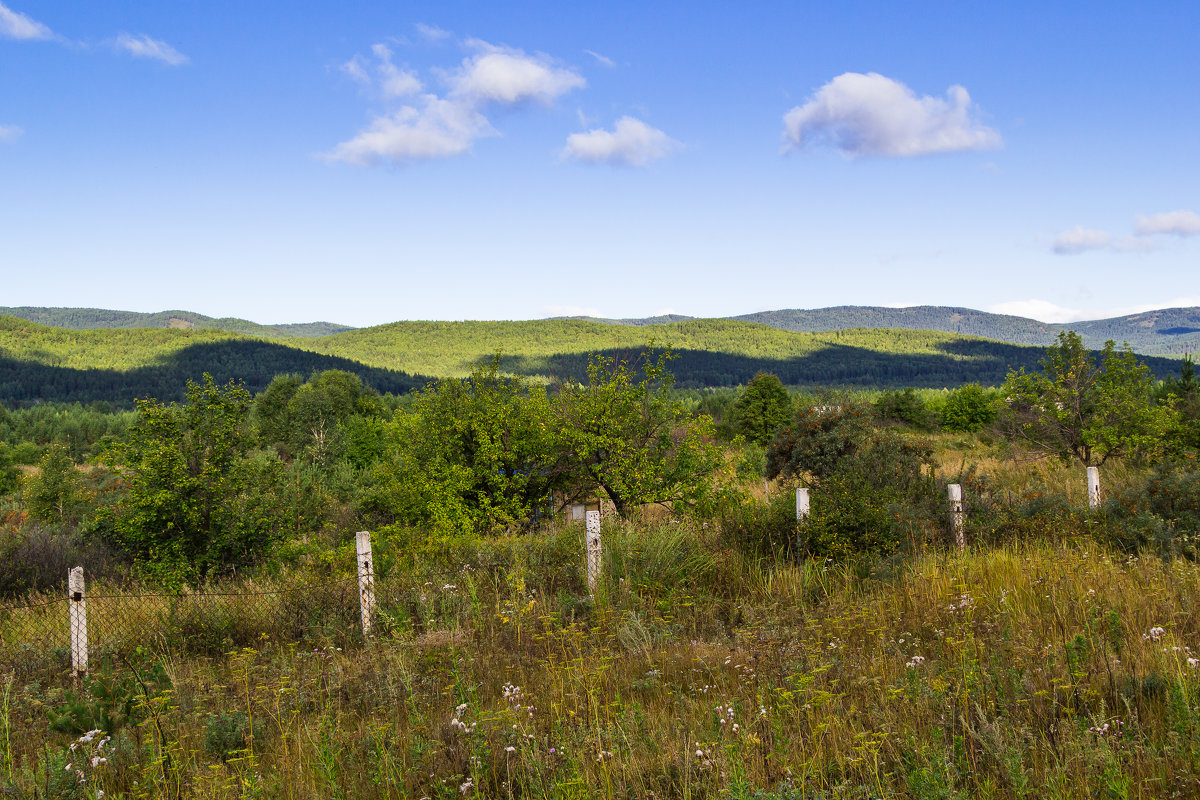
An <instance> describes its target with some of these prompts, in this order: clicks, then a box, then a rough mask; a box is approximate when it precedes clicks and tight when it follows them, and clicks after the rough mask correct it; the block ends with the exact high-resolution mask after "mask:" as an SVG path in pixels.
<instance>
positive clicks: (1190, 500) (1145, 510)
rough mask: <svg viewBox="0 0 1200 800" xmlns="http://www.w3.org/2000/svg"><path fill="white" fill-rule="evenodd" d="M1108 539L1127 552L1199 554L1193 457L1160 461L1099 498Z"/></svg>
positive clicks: (1197, 473) (1199, 483) (1199, 506)
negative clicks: (1131, 482) (1131, 481)
mask: <svg viewBox="0 0 1200 800" xmlns="http://www.w3.org/2000/svg"><path fill="white" fill-rule="evenodd" d="M1103 522H1104V530H1105V535H1106V536H1107V537H1108V539H1109V541H1110V542H1111V543H1113V544H1115V545H1117V546H1118V547H1120V548H1121V549H1122V550H1125V551H1127V552H1139V551H1143V550H1145V551H1149V552H1153V553H1156V554H1158V555H1160V556H1163V557H1165V558H1174V557H1180V556H1183V557H1186V558H1188V559H1189V560H1192V561H1195V560H1196V559H1197V558H1200V465H1197V464H1196V461H1195V459H1194V458H1192V459H1186V460H1184V461H1180V462H1168V463H1165V464H1160V465H1159V466H1158V467H1157V468H1156V469H1155V470H1154V472H1152V473H1151V474H1150V475H1149V476H1148V477H1147V478H1146V480H1145V481H1144V482H1143V483H1140V484H1138V485H1134V486H1131V487H1128V488H1126V489H1125V490H1124V491H1122V492H1120V493H1119V494H1117V495H1115V496H1113V497H1111V498H1109V499H1108V500H1107V501H1106V502H1105V503H1104V519H1103Z"/></svg>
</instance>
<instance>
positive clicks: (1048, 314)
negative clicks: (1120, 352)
mask: <svg viewBox="0 0 1200 800" xmlns="http://www.w3.org/2000/svg"><path fill="white" fill-rule="evenodd" d="M1193 306H1200V295H1188V296H1181V297H1172V298H1170V299H1167V300H1163V301H1161V302H1157V303H1138V304H1135V305H1129V306H1120V307H1117V308H1091V309H1084V308H1069V307H1066V306H1060V305H1057V304H1056V303H1051V302H1050V301H1048V300H1036V299H1030V300H1011V301H1008V302H1005V303H996V304H995V305H991V306H988V307H987V308H986V309H984V310H985V311H990V312H991V313H993V314H1010V315H1012V316H1015V317H1026V318H1028V319H1036V320H1038V321H1040V322H1059V323H1061V322H1082V321H1084V320H1094V319H1112V318H1113V317H1126V316H1129V315H1131V314H1144V313H1146V312H1147V311H1157V310H1159V309H1164V308H1191V307H1193Z"/></svg>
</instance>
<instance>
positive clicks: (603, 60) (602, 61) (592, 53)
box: [583, 50, 617, 69]
mask: <svg viewBox="0 0 1200 800" xmlns="http://www.w3.org/2000/svg"><path fill="white" fill-rule="evenodd" d="M583 52H585V53H587V54H588V55H589V56H591V57H592V58H594V59H596V60H597V61H599V62H600V64H601V65H602V66H605V67H608V68H609V69H612V68H613V67H615V66H616V65H617V62H615V61H613V60H612V59H611V58H609V57H608V56H602V55H600V54H599V53H597V52H596V51H595V50H584V51H583Z"/></svg>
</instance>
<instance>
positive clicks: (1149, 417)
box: [1002, 332, 1171, 466]
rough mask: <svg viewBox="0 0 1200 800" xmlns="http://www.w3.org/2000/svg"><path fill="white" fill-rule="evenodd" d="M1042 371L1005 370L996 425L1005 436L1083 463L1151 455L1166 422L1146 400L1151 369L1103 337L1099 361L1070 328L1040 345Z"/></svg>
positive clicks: (1163, 414) (1161, 409)
mask: <svg viewBox="0 0 1200 800" xmlns="http://www.w3.org/2000/svg"><path fill="white" fill-rule="evenodd" d="M1041 366H1042V371H1041V372H1037V373H1026V372H1025V370H1024V368H1021V369H1020V370H1017V371H1015V372H1010V373H1009V375H1008V380H1007V381H1006V382H1005V384H1004V389H1003V394H1004V398H1005V407H1004V413H1003V417H1002V424H1003V428H1004V430H1005V433H1006V434H1007V435H1008V436H1009V438H1011V439H1014V440H1016V441H1019V442H1021V443H1022V444H1024V445H1026V446H1029V447H1031V448H1033V449H1035V450H1040V451H1042V452H1045V453H1049V454H1051V455H1055V456H1058V457H1059V458H1061V459H1063V460H1069V459H1071V458H1076V459H1078V460H1079V461H1080V462H1082V463H1083V464H1085V465H1089V466H1091V465H1096V464H1103V463H1104V462H1105V461H1107V460H1108V459H1109V458H1119V457H1122V456H1126V455H1130V454H1146V453H1153V452H1154V451H1155V450H1157V449H1158V448H1159V447H1160V445H1161V444H1162V439H1163V435H1164V434H1165V433H1166V431H1167V430H1168V428H1169V426H1170V423H1171V415H1170V412H1169V410H1168V409H1167V408H1165V407H1163V406H1160V405H1157V404H1155V403H1154V402H1153V400H1152V397H1151V375H1150V370H1149V369H1148V368H1147V367H1146V366H1145V365H1144V364H1142V363H1140V362H1139V361H1138V360H1137V357H1136V356H1134V354H1133V353H1132V352H1131V351H1130V350H1129V349H1128V348H1125V349H1123V350H1119V351H1118V350H1115V349H1114V344H1113V342H1111V341H1109V342H1108V343H1107V344H1106V345H1105V346H1104V350H1103V352H1102V353H1101V354H1100V361H1099V364H1097V363H1096V361H1095V360H1094V359H1093V357H1092V354H1091V353H1090V352H1088V351H1087V350H1086V349H1085V348H1084V346H1083V342H1082V340H1081V339H1080V338H1079V336H1078V335H1076V334H1075V333H1073V332H1067V333H1061V334H1059V337H1058V341H1057V343H1056V344H1054V345H1053V346H1051V347H1050V348H1048V349H1047V350H1046V356H1045V358H1043V359H1042V361H1041Z"/></svg>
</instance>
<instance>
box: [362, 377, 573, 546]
mask: <svg viewBox="0 0 1200 800" xmlns="http://www.w3.org/2000/svg"><path fill="white" fill-rule="evenodd" d="M550 423H551V420H550V416H549V411H548V406H547V399H546V393H545V391H544V390H543V389H542V388H541V387H538V386H529V385H528V384H527V383H526V382H525V381H523V380H521V379H520V378H510V377H506V376H503V375H500V374H499V359H498V358H493V359H492V360H491V361H490V362H488V363H487V364H486V365H483V366H481V367H479V368H477V369H476V370H475V371H474V372H472V374H471V377H470V378H468V379H467V380H464V381H459V380H444V381H441V382H439V383H437V384H435V385H433V386H431V387H429V388H427V389H425V390H424V391H423V392H421V393H420V394H419V396H418V397H417V399H416V400H415V401H414V402H413V404H412V407H411V408H410V409H409V410H407V411H400V412H398V413H397V414H396V417H395V419H394V420H393V421H392V422H391V423H389V424H388V425H387V426H386V430H387V434H386V435H387V438H388V447H387V448H386V455H385V457H384V458H383V460H382V461H381V463H380V464H379V465H378V466H377V467H376V485H375V488H374V490H373V491H372V493H371V494H372V500H371V504H372V505H374V506H375V507H376V508H378V509H379V510H382V511H385V512H388V513H390V514H391V515H393V516H394V517H395V518H396V519H398V520H400V521H403V522H407V523H412V524H432V525H433V526H434V527H436V528H439V529H441V530H450V531H458V532H464V533H465V532H479V533H495V532H499V531H503V530H522V529H524V528H527V527H528V526H529V525H531V524H532V523H533V521H534V520H535V519H536V517H537V516H538V514H539V513H540V512H543V511H545V510H546V509H547V508H548V506H549V503H550V495H551V490H552V489H553V488H554V487H555V486H556V485H557V483H556V482H558V481H560V480H561V479H562V473H561V471H560V470H556V469H555V453H554V444H553V437H552V435H551V424H550Z"/></svg>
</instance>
